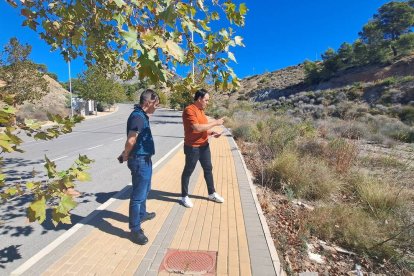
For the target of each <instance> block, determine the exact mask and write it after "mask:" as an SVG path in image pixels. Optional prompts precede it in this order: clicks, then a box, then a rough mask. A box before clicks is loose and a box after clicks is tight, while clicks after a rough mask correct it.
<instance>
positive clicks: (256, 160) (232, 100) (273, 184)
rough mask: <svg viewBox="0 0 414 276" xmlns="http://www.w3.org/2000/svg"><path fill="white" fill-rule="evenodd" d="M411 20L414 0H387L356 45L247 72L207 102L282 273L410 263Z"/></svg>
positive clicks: (413, 221)
mask: <svg viewBox="0 0 414 276" xmlns="http://www.w3.org/2000/svg"><path fill="white" fill-rule="evenodd" d="M413 26H414V2H413V1H400V2H390V3H387V4H385V5H384V6H382V7H381V8H380V9H379V10H378V13H377V14H376V15H374V17H373V19H372V20H371V21H370V22H368V23H367V24H366V25H365V26H364V27H363V30H362V31H361V32H360V39H358V40H357V41H355V43H353V44H352V45H351V44H346V43H344V44H343V45H342V46H341V47H340V49H339V50H338V51H334V50H332V49H329V50H327V51H326V53H324V54H323V55H322V61H317V62H310V61H307V62H305V63H304V65H298V66H292V67H289V68H285V69H282V70H279V71H276V72H272V73H266V74H263V75H258V76H251V77H249V78H246V79H244V80H242V82H241V83H242V87H241V90H240V91H241V92H240V93H239V92H237V91H235V92H234V93H230V94H227V95H225V96H221V95H217V98H218V99H216V102H215V105H213V106H211V107H210V109H209V114H210V115H211V116H214V117H222V116H225V118H226V120H225V125H226V127H228V128H230V129H231V132H232V134H233V136H234V138H235V139H236V141H237V143H238V145H239V147H240V149H241V151H242V153H243V155H244V158H245V160H246V163H247V165H248V168H249V169H250V170H251V172H252V175H253V177H254V183H255V184H256V185H257V193H258V197H259V200H260V203H261V206H262V209H263V210H264V212H265V215H266V218H267V222H268V224H269V227H270V231H271V233H272V237H273V239H274V242H275V245H276V248H277V249H278V252H279V257H280V258H281V259H282V262H283V267H284V269H285V271H286V272H287V273H288V274H289V275H297V273H299V272H303V271H315V272H319V273H321V274H324V273H327V274H329V275H362V274H361V273H363V274H364V275H365V273H380V274H385V275H411V274H412V273H413V272H414V251H413V248H414V217H413V214H414V182H413V180H414V119H413V118H414V75H413V69H412V68H414V67H413V61H414V56H413V54H414V44H413V43H412V41H414V40H413V33H412V28H413ZM403 41H404V42H403ZM381 76H383V77H381Z"/></svg>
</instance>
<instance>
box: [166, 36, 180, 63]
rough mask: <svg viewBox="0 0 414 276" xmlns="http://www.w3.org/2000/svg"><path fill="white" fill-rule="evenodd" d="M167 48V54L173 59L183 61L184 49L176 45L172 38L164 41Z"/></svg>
mask: <svg viewBox="0 0 414 276" xmlns="http://www.w3.org/2000/svg"><path fill="white" fill-rule="evenodd" d="M166 47H167V50H168V52H169V54H171V55H172V56H173V57H174V58H175V59H177V60H178V61H180V62H183V61H184V51H183V49H181V47H180V46H178V44H177V43H175V42H174V41H172V40H168V41H167V43H166Z"/></svg>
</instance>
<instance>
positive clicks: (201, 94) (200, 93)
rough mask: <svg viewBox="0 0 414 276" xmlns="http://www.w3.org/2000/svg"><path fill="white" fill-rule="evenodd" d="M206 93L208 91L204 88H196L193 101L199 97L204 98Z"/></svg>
mask: <svg viewBox="0 0 414 276" xmlns="http://www.w3.org/2000/svg"><path fill="white" fill-rule="evenodd" d="M206 94H208V91H207V90H205V89H204V88H201V89H198V90H197V91H196V92H195V94H194V101H197V100H198V99H200V98H204V96H205V95H206Z"/></svg>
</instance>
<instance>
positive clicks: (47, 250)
mask: <svg viewBox="0 0 414 276" xmlns="http://www.w3.org/2000/svg"><path fill="white" fill-rule="evenodd" d="M183 143H184V141H181V142H180V143H179V144H178V145H176V146H175V147H174V148H173V149H172V150H170V151H169V152H168V153H167V154H166V155H164V156H163V157H162V158H161V159H160V160H158V161H157V162H156V163H155V164H153V165H152V168H153V169H155V168H156V167H158V166H159V165H160V164H161V163H162V162H163V161H164V160H165V159H167V158H168V157H169V156H170V155H171V154H172V153H173V152H174V151H175V150H176V149H177V148H178V147H180V146H181V145H182V144H183ZM128 185H132V184H131V183H129V184H128ZM123 192H124V189H122V190H121V191H119V192H118V193H116V194H115V195H114V196H113V197H112V198H110V199H108V200H107V201H106V202H104V203H103V204H101V205H100V206H99V207H98V208H96V210H98V211H101V210H105V209H106V208H107V207H108V206H109V205H111V204H112V203H113V202H115V201H117V200H118V199H117V198H119V197H120V195H122V193H123ZM98 213H99V212H95V211H93V212H92V213H90V214H89V215H88V216H86V217H85V218H83V219H82V220H81V221H80V222H79V223H77V224H75V225H74V226H73V227H72V228H70V229H69V230H68V231H66V232H65V233H63V234H62V235H61V236H59V237H58V238H57V239H55V240H54V241H53V242H51V243H50V244H49V245H47V246H46V247H45V248H43V249H42V250H40V251H39V252H38V253H37V254H35V255H34V256H32V257H31V258H30V259H28V260H27V261H26V262H25V263H23V264H22V265H21V266H19V267H18V268H16V269H15V270H13V271H12V273H11V274H10V275H22V274H23V273H24V272H26V271H27V270H28V269H29V268H31V267H32V266H33V265H35V264H36V263H37V262H38V261H40V260H41V259H42V258H43V257H44V256H46V255H47V254H49V253H50V252H52V251H53V250H54V249H55V248H57V247H58V246H59V245H60V244H62V243H63V242H64V241H65V240H67V239H68V238H70V236H72V235H73V234H75V233H76V232H77V231H78V230H79V229H81V227H82V226H84V225H85V224H87V222H88V221H89V220H91V219H92V218H94V217H95V216H96V215H97V214H98Z"/></svg>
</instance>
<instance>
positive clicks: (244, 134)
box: [233, 124, 260, 142]
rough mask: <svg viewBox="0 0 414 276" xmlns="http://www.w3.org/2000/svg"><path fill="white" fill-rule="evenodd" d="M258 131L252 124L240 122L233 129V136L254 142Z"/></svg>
mask: <svg viewBox="0 0 414 276" xmlns="http://www.w3.org/2000/svg"><path fill="white" fill-rule="evenodd" d="M259 135H260V134H259V132H258V131H257V129H256V127H255V126H254V125H252V124H242V125H240V126H237V127H236V128H234V129H233V136H234V138H236V139H242V140H244V141H246V142H256V141H257V140H258V139H259Z"/></svg>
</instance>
